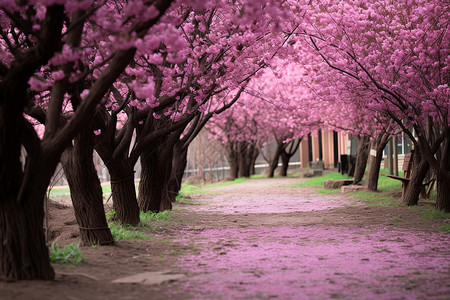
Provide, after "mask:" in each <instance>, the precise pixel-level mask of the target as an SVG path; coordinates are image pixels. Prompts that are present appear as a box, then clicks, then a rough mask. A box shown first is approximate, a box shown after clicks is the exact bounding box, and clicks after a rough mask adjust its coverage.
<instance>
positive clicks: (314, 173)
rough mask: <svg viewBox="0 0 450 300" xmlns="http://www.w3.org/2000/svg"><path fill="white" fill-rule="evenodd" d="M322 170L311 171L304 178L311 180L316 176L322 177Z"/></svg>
mask: <svg viewBox="0 0 450 300" xmlns="http://www.w3.org/2000/svg"><path fill="white" fill-rule="evenodd" d="M322 173H323V171H322V170H309V171H308V172H306V173H303V178H309V177H314V176H322Z"/></svg>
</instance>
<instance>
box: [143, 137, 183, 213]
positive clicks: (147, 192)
mask: <svg viewBox="0 0 450 300" xmlns="http://www.w3.org/2000/svg"><path fill="white" fill-rule="evenodd" d="M174 139H175V137H174V136H172V138H169V139H164V141H162V142H161V143H160V144H159V145H157V146H156V147H152V148H147V149H146V150H144V151H143V152H142V154H141V180H140V182H139V198H138V203H139V208H140V210H141V211H143V212H147V211H152V212H159V211H164V210H170V209H172V202H171V201H169V198H168V195H167V191H168V183H169V179H170V176H171V172H172V159H173V148H174V144H175V141H174Z"/></svg>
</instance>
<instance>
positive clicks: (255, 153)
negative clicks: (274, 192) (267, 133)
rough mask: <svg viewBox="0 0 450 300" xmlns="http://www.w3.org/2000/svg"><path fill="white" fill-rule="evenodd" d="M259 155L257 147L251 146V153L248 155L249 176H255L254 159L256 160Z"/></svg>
mask: <svg viewBox="0 0 450 300" xmlns="http://www.w3.org/2000/svg"><path fill="white" fill-rule="evenodd" d="M258 155H259V149H258V147H256V144H253V145H252V152H251V155H250V167H249V168H250V176H252V175H255V174H256V170H255V163H256V159H257V158H258Z"/></svg>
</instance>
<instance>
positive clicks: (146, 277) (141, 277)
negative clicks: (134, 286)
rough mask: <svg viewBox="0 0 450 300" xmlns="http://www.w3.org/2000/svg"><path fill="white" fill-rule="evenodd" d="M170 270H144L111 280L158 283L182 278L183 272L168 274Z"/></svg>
mask: <svg viewBox="0 0 450 300" xmlns="http://www.w3.org/2000/svg"><path fill="white" fill-rule="evenodd" d="M169 272H170V271H161V272H144V273H139V274H135V275H131V276H127V277H122V278H119V279H116V280H113V281H112V282H113V283H139V284H145V285H160V284H163V283H164V282H168V281H175V280H178V279H180V278H183V277H184V276H185V275H184V274H170V273H169Z"/></svg>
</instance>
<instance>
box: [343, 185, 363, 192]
mask: <svg viewBox="0 0 450 300" xmlns="http://www.w3.org/2000/svg"><path fill="white" fill-rule="evenodd" d="M358 191H366V187H365V186H363V185H355V184H352V185H343V186H341V193H350V192H358Z"/></svg>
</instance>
